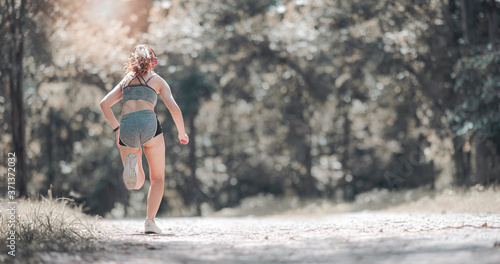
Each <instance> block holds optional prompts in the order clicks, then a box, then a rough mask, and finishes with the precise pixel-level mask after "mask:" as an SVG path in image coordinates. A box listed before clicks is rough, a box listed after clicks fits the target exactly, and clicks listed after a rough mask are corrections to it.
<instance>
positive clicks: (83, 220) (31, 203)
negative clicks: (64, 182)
mask: <svg viewBox="0 0 500 264" xmlns="http://www.w3.org/2000/svg"><path fill="white" fill-rule="evenodd" d="M8 202H11V201H7V200H3V201H1V202H0V241H4V243H2V244H3V245H2V246H1V247H0V254H1V255H0V262H1V263H3V262H5V261H7V262H11V261H15V262H18V263H25V262H36V260H35V261H29V260H30V259H32V260H33V258H36V256H35V255H36V254H35V253H37V252H49V251H64V252H76V251H84V250H92V248H93V245H94V241H95V238H96V237H95V235H94V234H95V233H96V232H97V229H96V220H97V219H96V218H92V217H90V216H87V215H85V214H84V213H82V210H81V207H75V206H74V203H73V201H72V200H70V199H67V198H58V199H53V198H52V195H51V193H50V191H49V197H47V198H45V197H41V198H36V199H33V198H28V199H17V200H15V201H14V202H17V204H15V206H16V213H15V216H16V217H15V219H14V220H13V221H10V222H9V219H12V217H11V215H12V214H11V212H12V211H9V210H8V209H9V208H10V206H11V205H12V204H9V203H8ZM12 230H13V231H15V237H16V239H15V241H16V243H15V249H16V250H15V255H16V256H15V257H12V256H11V255H9V254H8V252H9V251H11V249H9V248H8V247H7V245H6V243H5V241H7V239H8V237H9V236H10V232H11V231H12Z"/></svg>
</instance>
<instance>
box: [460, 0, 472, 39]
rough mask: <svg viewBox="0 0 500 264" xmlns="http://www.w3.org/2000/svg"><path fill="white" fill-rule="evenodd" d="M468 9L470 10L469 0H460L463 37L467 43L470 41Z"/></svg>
mask: <svg viewBox="0 0 500 264" xmlns="http://www.w3.org/2000/svg"><path fill="white" fill-rule="evenodd" d="M467 11H468V10H467V0H460V14H461V23H460V25H461V27H462V38H463V40H464V44H465V45H468V44H469V43H470V36H469V26H468V15H467Z"/></svg>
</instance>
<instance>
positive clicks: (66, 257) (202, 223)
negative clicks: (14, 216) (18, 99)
mask: <svg viewBox="0 0 500 264" xmlns="http://www.w3.org/2000/svg"><path fill="white" fill-rule="evenodd" d="M156 221H157V223H158V225H159V226H160V228H162V229H163V230H164V234H161V235H146V234H144V233H142V232H143V219H123V220H102V221H100V223H99V225H101V227H102V231H101V233H100V236H101V237H102V238H103V240H102V242H99V244H98V248H97V250H96V251H95V252H91V253H71V254H68V253H45V254H44V255H42V256H41V257H42V259H43V260H44V261H45V262H47V263H148V264H150V263H419V264H421V263H440V264H444V263H492V264H493V263H500V215H498V214H470V213H467V214H464V213H461V214H457V213H404V212H403V213H400V212H371V211H363V212H357V213H341V214H330V215H323V216H317V215H310V216H307V215H295V216H290V215H281V216H271V217H201V218H161V219H158V220H156Z"/></svg>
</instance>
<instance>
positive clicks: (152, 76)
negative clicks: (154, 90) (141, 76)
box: [146, 74, 158, 85]
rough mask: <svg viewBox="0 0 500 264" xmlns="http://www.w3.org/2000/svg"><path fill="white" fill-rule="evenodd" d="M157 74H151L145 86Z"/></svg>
mask: <svg viewBox="0 0 500 264" xmlns="http://www.w3.org/2000/svg"><path fill="white" fill-rule="evenodd" d="M157 75H158V74H153V75H152V76H151V77H149V78H148V80H147V81H146V85H147V84H148V82H149V80H151V79H152V78H153V77H155V76H157Z"/></svg>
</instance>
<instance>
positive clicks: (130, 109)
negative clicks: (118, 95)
mask: <svg viewBox="0 0 500 264" xmlns="http://www.w3.org/2000/svg"><path fill="white" fill-rule="evenodd" d="M144 110H149V111H151V112H154V106H153V105H152V104H151V103H149V102H146V101H143V100H129V101H126V102H125V103H123V106H122V116H124V115H126V114H130V113H134V112H138V111H144Z"/></svg>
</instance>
